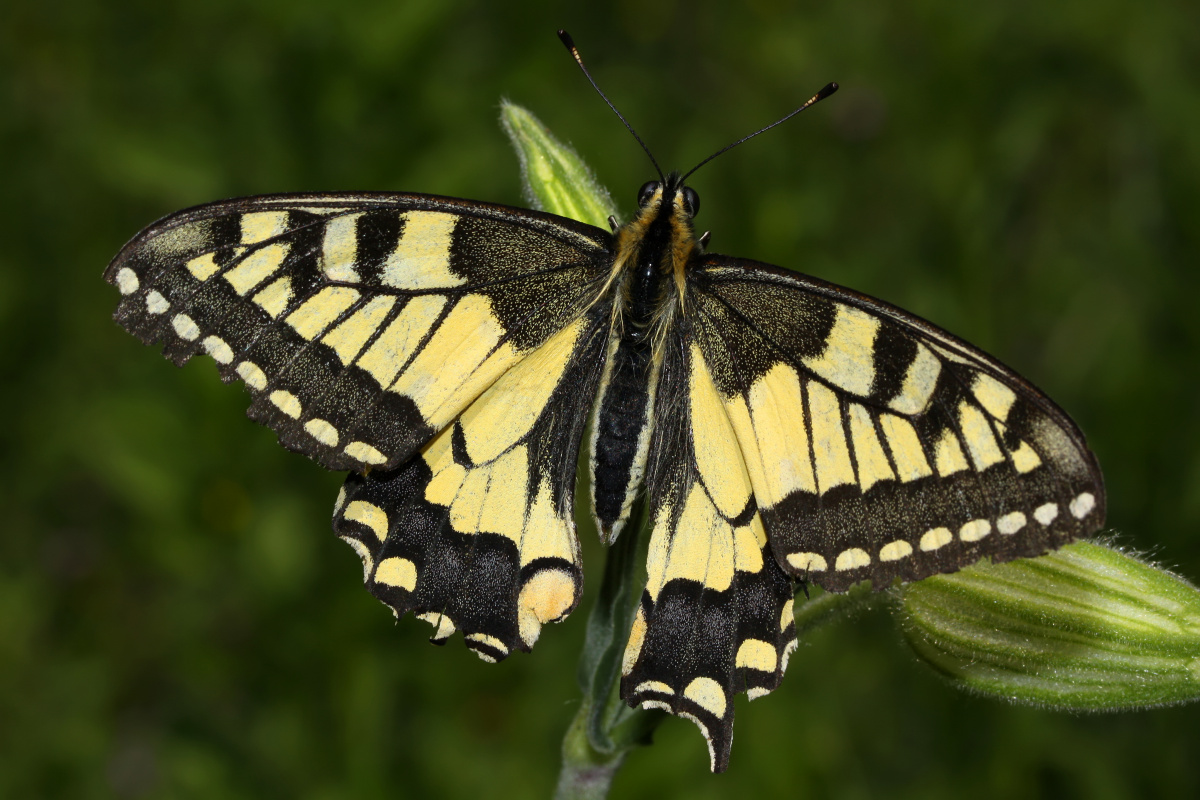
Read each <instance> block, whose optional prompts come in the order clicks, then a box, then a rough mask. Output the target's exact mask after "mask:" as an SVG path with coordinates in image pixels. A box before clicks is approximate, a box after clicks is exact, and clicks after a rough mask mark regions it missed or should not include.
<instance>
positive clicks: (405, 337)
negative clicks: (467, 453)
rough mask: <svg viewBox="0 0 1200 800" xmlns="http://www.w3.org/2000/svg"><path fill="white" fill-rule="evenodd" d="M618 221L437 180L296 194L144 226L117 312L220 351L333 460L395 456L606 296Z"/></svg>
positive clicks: (142, 327) (327, 462)
mask: <svg viewBox="0 0 1200 800" xmlns="http://www.w3.org/2000/svg"><path fill="white" fill-rule="evenodd" d="M608 240H609V239H608V234H606V233H605V232H603V231H600V230H599V229H597V228H593V227H591V226H589V225H584V224H582V223H576V222H573V221H571V220H568V219H564V218H562V217H554V216H551V215H548V214H540V213H537V212H532V211H523V210H519V209H510V208H505V207H501V206H491V205H487V204H484V203H473V202H467V201H462V200H454V199H450V198H440V197H433V196H428V195H400V194H386V195H385V194H380V195H278V196H267V197H258V198H249V199H243V200H232V201H228V202H222V203H213V204H210V205H205V206H200V207H197V208H194V209H191V210H188V211H183V212H180V213H178V214H174V215H172V216H169V217H167V218H165V219H163V220H162V221H160V222H158V223H156V224H155V225H153V226H151V227H150V228H148V229H147V230H145V231H143V232H142V233H141V234H139V235H138V236H137V237H136V238H135V239H134V240H133V241H131V242H130V243H129V244H128V245H126V246H125V248H124V249H122V251H121V252H120V253H119V254H118V255H117V257H116V258H115V259H114V260H113V262H112V263H111V264H110V265H109V267H108V269H107V271H106V272H105V278H106V279H107V280H108V281H109V282H110V283H112V284H113V285H115V286H116V287H117V288H118V289H119V290H120V291H121V294H122V300H121V304H120V306H119V307H118V309H117V312H116V318H117V320H118V321H119V322H120V323H121V324H122V325H124V326H125V328H126V329H128V330H129V331H130V332H131V333H133V334H135V335H136V336H137V337H138V338H140V339H141V340H142V341H143V342H146V343H148V344H149V343H152V342H155V341H159V340H162V341H163V342H164V343H165V344H164V353H165V355H167V356H168V357H169V358H171V359H172V360H173V361H175V363H177V364H182V363H183V362H185V361H187V360H188V359H189V358H190V357H191V356H193V355H195V354H197V353H200V352H206V353H208V354H209V355H211V356H212V357H213V358H214V359H215V360H216V362H217V365H218V367H219V370H220V373H221V376H222V378H223V379H224V380H226V381H231V380H233V379H234V378H240V379H241V380H243V381H244V382H245V384H246V386H247V387H248V388H249V390H250V392H251V395H252V397H253V401H252V403H251V406H250V410H249V415H250V416H251V417H252V418H253V419H255V420H257V421H259V422H262V423H264V424H266V425H269V426H270V427H271V428H273V429H274V430H275V431H276V432H277V433H278V435H279V438H280V442H281V443H282V444H284V445H285V446H286V447H288V448H290V449H292V450H296V451H299V452H301V453H304V454H305V455H308V456H310V457H312V458H314V459H315V460H317V461H318V462H319V463H321V464H322V465H323V466H325V467H327V468H329V469H337V470H354V469H364V468H368V467H381V468H384V469H391V468H394V467H396V466H398V465H400V464H401V463H403V462H404V461H406V460H407V459H408V458H409V457H410V456H411V455H412V454H413V453H414V452H416V450H417V448H419V447H420V446H421V445H423V444H425V443H426V442H427V441H428V440H429V439H430V438H431V437H432V436H433V435H434V434H435V433H437V432H438V431H440V430H442V429H443V428H445V427H446V426H447V425H448V424H449V423H450V422H451V421H452V420H454V419H455V418H456V417H457V416H458V415H459V414H460V413H461V412H462V411H463V410H464V409H465V408H466V407H467V406H468V405H469V404H470V403H471V402H472V401H473V400H474V399H475V398H477V397H479V395H480V394H482V393H483V392H484V391H485V390H486V389H487V388H488V387H489V386H490V385H492V383H493V382H495V381H496V380H497V379H498V378H499V377H500V376H501V375H503V374H505V372H506V371H507V370H509V369H512V368H513V367H514V366H515V365H517V364H518V363H520V362H521V361H522V359H524V358H526V357H527V356H528V355H529V354H530V353H533V352H535V351H536V350H537V348H538V347H540V346H541V345H542V344H543V343H545V342H546V341H547V340H548V339H550V338H551V336H553V335H554V334H555V333H557V332H558V331H560V330H561V329H562V328H563V327H564V326H566V325H567V324H568V323H569V322H571V321H572V320H574V319H576V318H578V316H579V315H580V314H581V313H582V312H583V310H584V309H585V308H586V307H587V305H588V304H589V303H590V302H591V301H592V300H594V299H595V293H596V284H597V281H599V280H600V279H602V278H603V277H605V275H606V274H607V268H608V265H609V262H610V260H611V256H610V255H609V254H608V249H607V248H608Z"/></svg>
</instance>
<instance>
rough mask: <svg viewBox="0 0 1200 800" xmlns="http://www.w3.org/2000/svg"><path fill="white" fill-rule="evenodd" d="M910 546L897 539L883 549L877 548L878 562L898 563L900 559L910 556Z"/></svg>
mask: <svg viewBox="0 0 1200 800" xmlns="http://www.w3.org/2000/svg"><path fill="white" fill-rule="evenodd" d="M912 551H913V549H912V545H911V544H909V543H908V542H906V541H904V540H903V539H897V540H895V541H894V542H888V543H887V544H885V545H884V546H883V547H881V548H879V560H880V561H899V560H900V559H902V558H907V557H908V556H910V555H912Z"/></svg>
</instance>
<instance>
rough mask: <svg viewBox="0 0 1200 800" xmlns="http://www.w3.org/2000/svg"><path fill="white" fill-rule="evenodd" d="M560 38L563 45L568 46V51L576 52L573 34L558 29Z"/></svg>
mask: <svg viewBox="0 0 1200 800" xmlns="http://www.w3.org/2000/svg"><path fill="white" fill-rule="evenodd" d="M558 38H559V40H561V41H562V43H563V44H564V45H566V46H567V49H568V50H574V49H575V40H574V39H572V38H571V34H569V33H567V32H566V31H565V30H563V29H562V28H559V29H558Z"/></svg>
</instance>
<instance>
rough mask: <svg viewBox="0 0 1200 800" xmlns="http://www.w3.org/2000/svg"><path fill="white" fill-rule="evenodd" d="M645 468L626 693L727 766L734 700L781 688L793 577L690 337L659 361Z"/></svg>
mask: <svg viewBox="0 0 1200 800" xmlns="http://www.w3.org/2000/svg"><path fill="white" fill-rule="evenodd" d="M662 358H663V361H662V368H661V373H660V374H661V378H660V383H659V387H658V392H657V395H656V399H655V407H654V419H655V435H654V443H653V444H652V445H651V452H650V461H649V464H648V468H647V480H646V485H647V490H648V493H649V500H650V519H651V521H652V523H653V528H652V530H651V532H650V543H649V551H648V553H647V560H646V572H647V581H646V587H645V589H644V591H643V592H642V596H641V601H640V604H639V608H638V610H637V613H636V617H635V619H634V623H633V629H632V631H631V632H630V636H629V641H628V644H627V646H626V651H625V658H624V663H623V669H622V680H621V696H622V697H623V698H624V699H625V700H626V702H628V703H629V704H630V705H634V706H637V705H641V706H645V707H651V708H662V709H664V710H667V711H669V712H671V713H672V714H676V715H679V716H682V717H686V718H688V719H691V720H693V721H694V722H696V724H697V725H699V727H700V729H701V731H702V732H703V733H704V736H705V739H706V740H707V741H708V746H709V755H710V758H711V762H712V768H713V770H714V771H717V772H720V771H723V770H724V769H725V768H726V766H727V765H728V761H729V750H730V745H731V744H732V737H733V696H734V694H735V693H738V692H746V693H748V694H749V696H750V698H751V699H754V698H756V697H760V696H762V695H764V694H767V693H768V692H770V691H772V690H773V689H775V688H776V687H777V686H778V685H779V682H780V680H781V679H782V678H783V671H784V669H785V668H786V667H787V660H788V657H789V656H790V654H791V652H792V650H793V649H794V648H795V646H796V632H795V627H794V625H793V623H792V596H793V587H792V580H791V578H790V577H788V575H786V574H785V573H784V571H783V570H782V569H780V567H779V565H778V564H777V563H776V561H775V558H774V556H773V555H772V553H771V550H770V546H769V544H768V540H767V531H766V529H765V526H764V521H763V517H762V514H761V512H760V510H759V508H758V505H757V503H756V501H755V497H754V488H753V486H752V485H751V481H750V475H749V472H748V470H747V467H746V463H745V460H744V458H743V456H742V453H741V451H740V450H739V447H738V440H737V438H736V435H735V431H734V428H733V426H732V425H731V423H730V421H729V419H728V417H727V415H726V413H725V410H724V408H723V406H722V402H721V398H720V395H719V394H718V391H717V387H716V385H715V384H714V382H713V379H712V376H711V374H710V371H709V367H708V364H707V363H706V358H705V356H704V354H703V353H702V352H701V351H700V349H699V347H698V345H697V344H696V342H695V340H694V339H693V338H692V337H691V336H689V335H687V334H686V332H684V333H681V334H680V335H678V336H672V337H671V341H670V343H669V344H668V345H667V346H666V347H665V348H664V350H663V353H662Z"/></svg>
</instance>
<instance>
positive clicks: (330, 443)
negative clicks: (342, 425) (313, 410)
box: [304, 417, 338, 447]
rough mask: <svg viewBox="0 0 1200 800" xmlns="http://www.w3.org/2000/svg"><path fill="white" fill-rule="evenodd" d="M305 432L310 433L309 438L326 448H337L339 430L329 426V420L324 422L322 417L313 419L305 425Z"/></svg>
mask: <svg viewBox="0 0 1200 800" xmlns="http://www.w3.org/2000/svg"><path fill="white" fill-rule="evenodd" d="M304 430H306V431H308V435H309V436H311V437H313V438H314V439H316V440H317V441H318V442H320V443H321V444H323V445H325V446H326V447H337V443H338V432H337V428H335V427H333V425H331V424H329V422H328V421H327V420H323V419H321V418H320V417H313V418H312V419H310V420H309V421H308V422H306V423H304Z"/></svg>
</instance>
